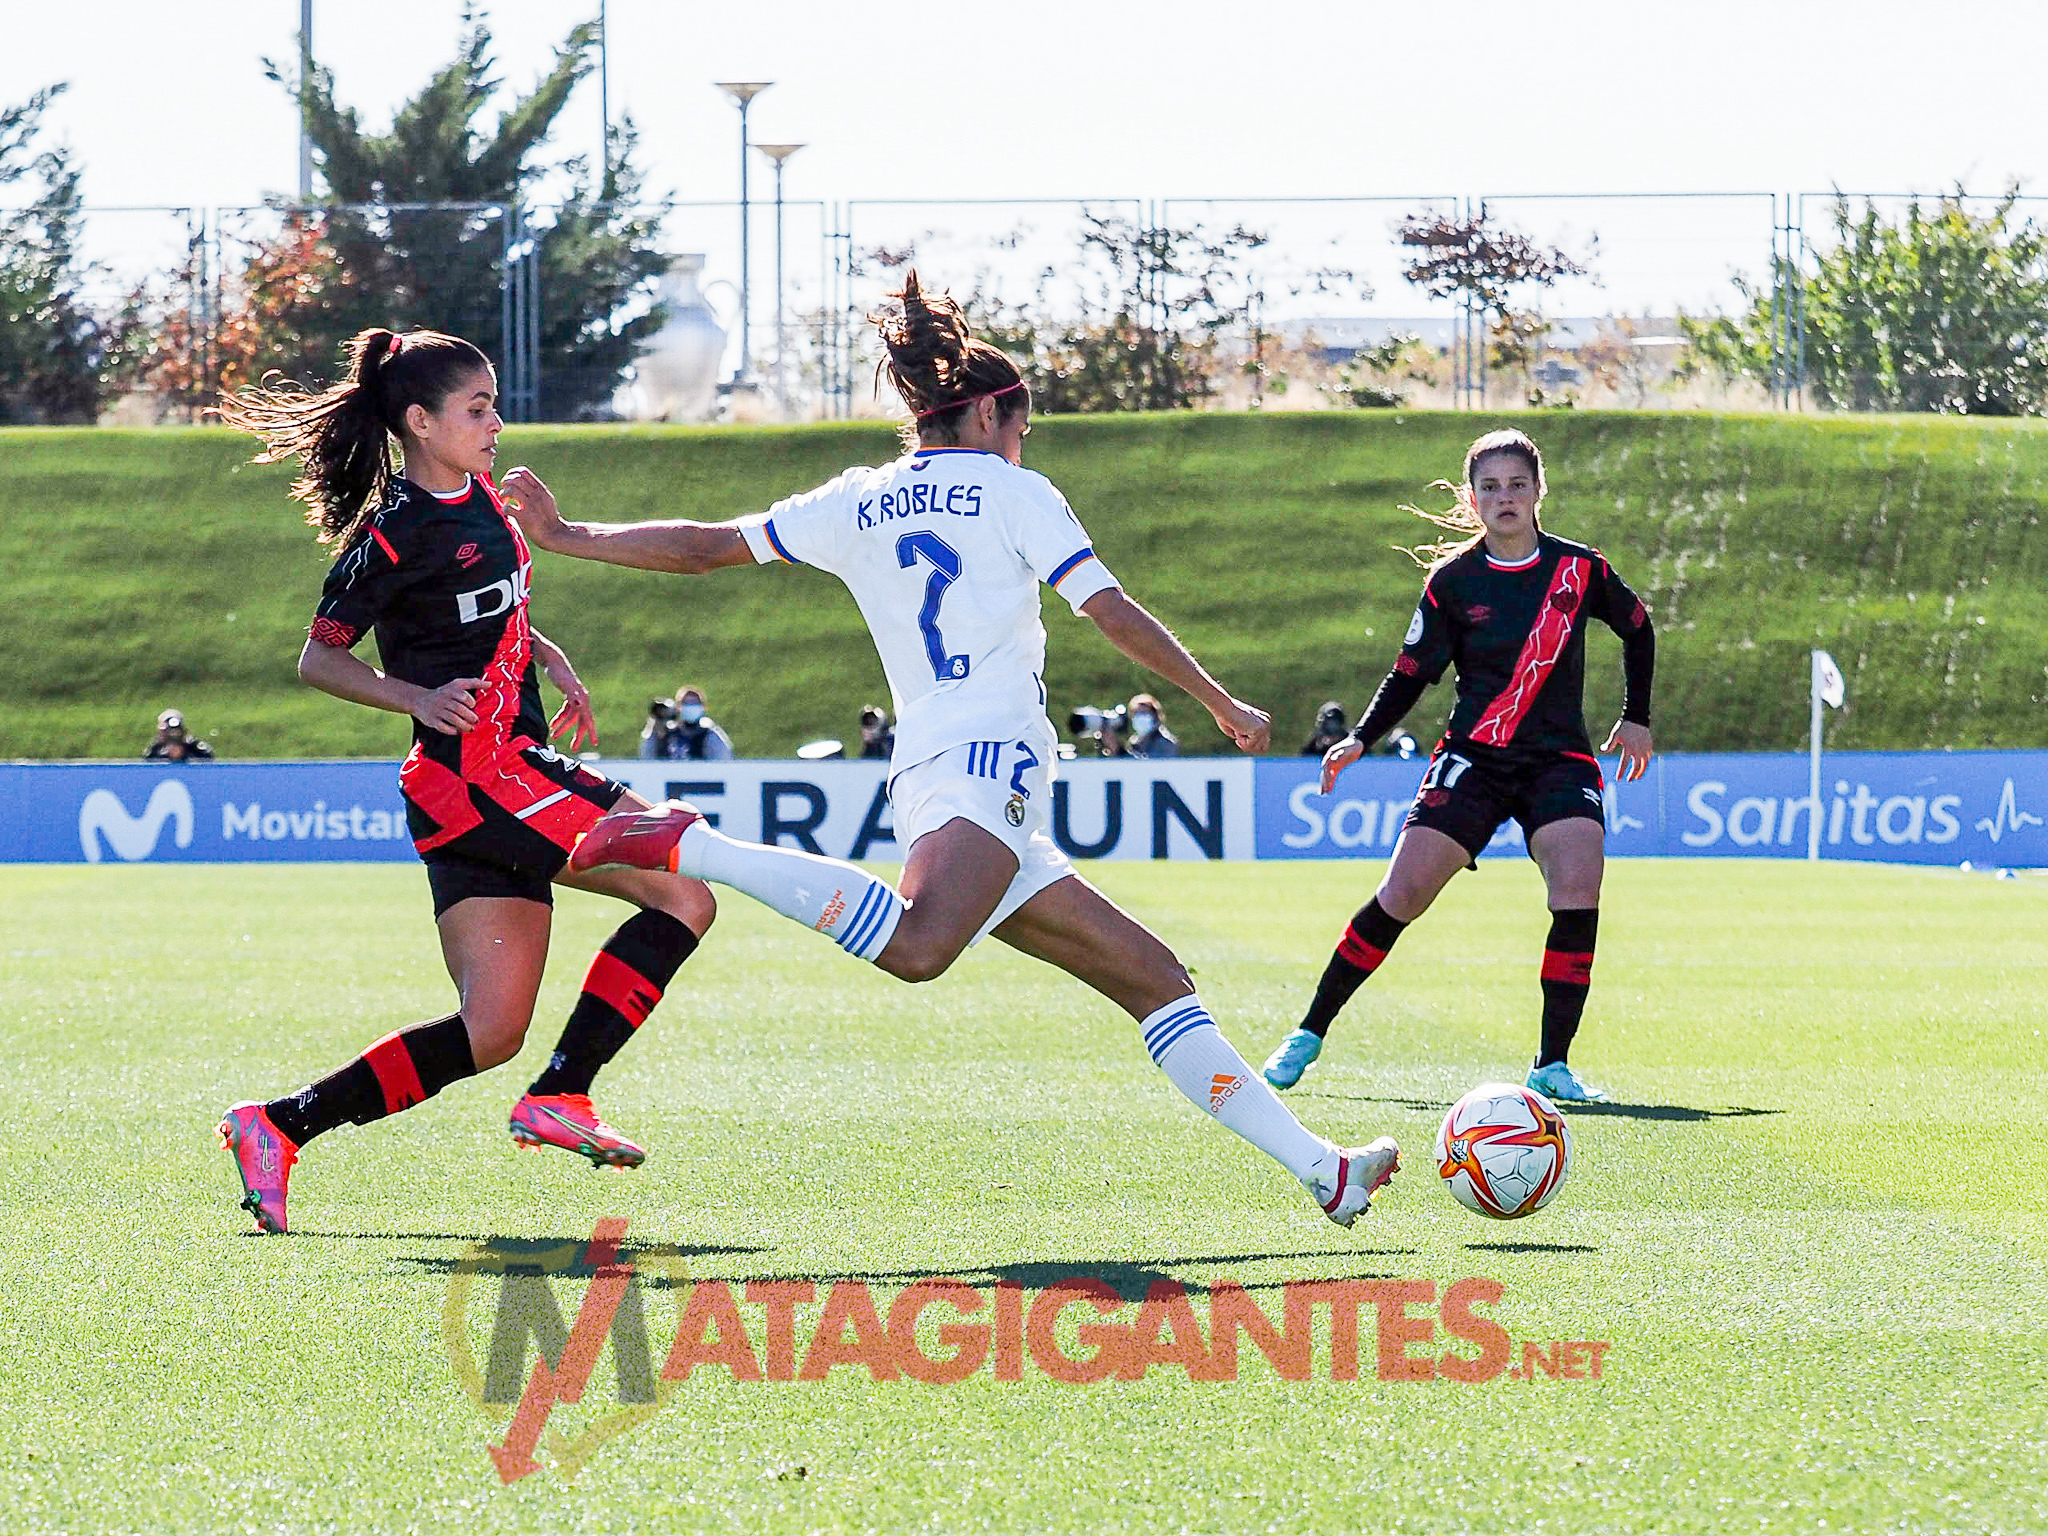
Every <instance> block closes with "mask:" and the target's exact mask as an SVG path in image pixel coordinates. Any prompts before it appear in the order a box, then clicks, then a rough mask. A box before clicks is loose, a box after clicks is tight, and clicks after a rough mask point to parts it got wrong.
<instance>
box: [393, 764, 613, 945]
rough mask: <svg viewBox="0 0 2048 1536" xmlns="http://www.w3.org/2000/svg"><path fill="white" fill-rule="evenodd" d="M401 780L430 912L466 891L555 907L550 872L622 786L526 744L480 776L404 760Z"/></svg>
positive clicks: (439, 911) (441, 908) (465, 897)
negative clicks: (468, 778) (472, 778)
mask: <svg viewBox="0 0 2048 1536" xmlns="http://www.w3.org/2000/svg"><path fill="white" fill-rule="evenodd" d="M408 781H409V782H408ZM400 784H401V787H402V788H403V790H404V792H405V809H406V818H407V821H408V823H409V825H410V827H411V830H412V834H413V845H414V846H415V847H416V848H417V849H418V850H419V854H420V857H421V859H423V860H424V861H425V862H426V866H427V885H428V888H429V889H430V890H432V892H433V893H434V916H435V917H437V918H438V917H440V916H441V914H442V913H444V912H446V911H447V910H448V909H449V908H450V907H452V906H454V905H455V904H456V903H457V902H458V901H466V900H468V899H469V898H470V897H472V896H512V897H517V898H519V899H520V900H522V901H538V902H541V903H543V904H546V905H553V903H554V892H553V890H552V888H551V887H552V884H553V881H554V878H555V876H556V875H558V874H560V873H561V870H562V866H563V865H564V864H566V863H568V861H569V850H570V849H572V848H574V847H575V846H576V839H577V838H578V837H580V836H582V835H583V834H584V833H585V832H587V831H589V830H590V829H591V828H592V827H593V826H595V825H596V824H597V822H598V821H599V819H600V818H602V817H603V816H604V814H605V813H606V812H607V811H609V810H610V809H611V808H612V807H613V806H614V805H616V804H618V802H619V798H620V797H621V796H622V795H625V794H626V793H628V791H627V788H626V786H625V785H623V784H621V783H619V782H618V780H616V779H608V778H605V777H604V776H603V775H602V774H598V773H593V772H592V771H591V770H590V769H588V768H586V767H585V766H584V765H583V764H581V763H579V762H577V761H576V760H575V759H574V758H570V757H563V756H561V755H560V754H558V753H556V752H555V751H554V750H553V749H551V748H547V747H540V746H536V745H534V744H532V743H524V744H518V745H515V747H514V749H513V750H512V751H510V752H508V753H507V755H506V757H505V758H504V759H503V760H502V761H501V762H500V763H498V764H497V765H496V766H495V767H494V768H493V769H492V770H490V771H489V772H487V773H486V774H484V775H483V776H482V780H481V782H465V781H461V780H457V779H456V778H455V775H454V774H452V773H450V772H448V771H447V770H446V769H442V770H440V771H439V772H435V771H433V770H432V769H431V767H429V768H427V769H422V768H421V767H420V766H419V765H417V764H416V763H414V762H413V761H411V760H408V762H407V764H406V771H405V772H402V773H401V774H400Z"/></svg>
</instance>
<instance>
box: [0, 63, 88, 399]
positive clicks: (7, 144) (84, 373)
mask: <svg viewBox="0 0 2048 1536" xmlns="http://www.w3.org/2000/svg"><path fill="white" fill-rule="evenodd" d="M63 91H64V86H62V85H53V86H50V87H49V88H48V89H46V90H41V91H37V92H36V93H35V94H34V95H33V96H31V97H29V99H28V100H27V101H25V102H23V103H21V104H20V105H19V106H13V107H4V108H0V202H6V203H18V202H19V197H20V190H21V189H32V195H31V196H30V197H29V199H28V201H27V202H26V203H20V204H19V206H18V207H17V208H16V209H14V210H13V211H10V212H7V213H0V422H60V421H69V422H78V421H83V422H89V421H92V420H93V419H94V418H95V417H96V416H97V415H98V414H99V408H100V401H101V394H102V390H101V382H100V364H101V353H102V350H103V341H104V338H103V334H102V329H101V326H100V323H99V321H98V320H97V319H96V318H95V317H94V315H93V313H92V309H91V307H90V305H89V304H88V303H87V302H86V299H85V297H84V294H83V291H82V290H83V288H84V286H85V280H86V275H87V271H88V267H87V263H86V262H85V260H84V258H83V257H81V256H80V254H79V251H78V242H79V239H80V236H81V234H82V233H83V228H84V210H83V205H82V202H81V199H80V194H79V188H78V183H79V169H78V167H77V166H76V165H75V164H74V163H73V162H72V160H71V154H70V151H69V150H68V149H66V148H65V147H64V146H63V145H61V144H60V145H56V146H54V147H48V148H38V147H37V144H36V140H37V138H38V136H39V135H40V134H41V132H42V128H43V114H44V112H45V111H47V110H48V109H49V105H50V103H51V102H52V101H54V100H55V99H56V98H57V97H58V96H59V95H60V94H62V92H63Z"/></svg>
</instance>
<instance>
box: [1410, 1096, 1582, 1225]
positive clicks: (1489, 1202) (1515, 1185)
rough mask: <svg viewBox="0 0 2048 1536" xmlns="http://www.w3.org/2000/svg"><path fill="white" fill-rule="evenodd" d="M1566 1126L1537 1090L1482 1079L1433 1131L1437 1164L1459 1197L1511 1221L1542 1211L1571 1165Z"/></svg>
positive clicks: (1482, 1212)
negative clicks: (1434, 1133) (1435, 1131)
mask: <svg viewBox="0 0 2048 1536" xmlns="http://www.w3.org/2000/svg"><path fill="white" fill-rule="evenodd" d="M1571 1166H1572V1133H1571V1130H1570V1128H1569V1127H1568V1126H1566V1125H1565V1123H1564V1116H1562V1115H1560V1114H1559V1113H1558V1112H1557V1106H1556V1105H1554V1104H1552V1103H1551V1102H1550V1100H1548V1099H1546V1098H1545V1097H1544V1096H1543V1095H1542V1094H1540V1093H1538V1092H1536V1091H1535V1090H1534V1089H1533V1088H1521V1087H1517V1086H1516V1085H1515V1084H1513V1083H1481V1084H1480V1085H1479V1086H1478V1087H1477V1088H1474V1089H1473V1090H1472V1091H1471V1092H1470V1093H1468V1094H1466V1095H1465V1097H1463V1098H1462V1099H1460V1100H1458V1102H1457V1103H1455V1104H1453V1105H1452V1106H1451V1109H1450V1113H1449V1114H1447V1115H1445V1116H1444V1123H1443V1125H1442V1126H1440V1127H1439V1128H1438V1130H1437V1133H1436V1171H1437V1172H1438V1173H1440V1174H1442V1175H1443V1180H1444V1183H1445V1184H1446V1185H1448V1186H1449V1187H1450V1191H1451V1193H1452V1194H1453V1195H1455V1196H1456V1197H1457V1200H1458V1203H1459V1204H1460V1205H1462V1206H1464V1207H1465V1208H1466V1209H1468V1210H1473V1211H1477V1212H1478V1213H1479V1214H1480V1215H1482V1216H1491V1217H1493V1218H1495V1219H1496V1220H1498V1221H1511V1220H1513V1219H1514V1218H1515V1217H1517V1216H1527V1215H1530V1214H1531V1213H1533V1212H1536V1211H1540V1210H1542V1209H1543V1207H1544V1206H1546V1205H1548V1204H1550V1202H1551V1201H1552V1200H1553V1199H1555V1198H1556V1196H1557V1192H1558V1191H1559V1190H1560V1189H1562V1188H1564V1180H1565V1175H1566V1174H1567V1173H1569V1172H1571Z"/></svg>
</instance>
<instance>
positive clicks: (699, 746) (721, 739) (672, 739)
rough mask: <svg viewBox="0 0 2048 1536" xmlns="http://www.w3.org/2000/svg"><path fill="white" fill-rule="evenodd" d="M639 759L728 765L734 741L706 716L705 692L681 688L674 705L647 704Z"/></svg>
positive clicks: (658, 701)
mask: <svg viewBox="0 0 2048 1536" xmlns="http://www.w3.org/2000/svg"><path fill="white" fill-rule="evenodd" d="M640 755H641V756H642V757H657V758H667V759H670V760H674V761H680V760H684V759H689V760H694V761H699V762H718V763H723V762H729V761H731V759H732V738H731V737H730V736H727V735H726V734H725V731H724V729H723V727H721V726H720V725H719V723H718V722H717V721H716V720H714V719H712V718H711V717H710V716H709V715H707V714H706V713H705V712H704V690H703V689H701V688H678V689H677V690H676V696H675V698H674V700H673V701H671V700H668V699H655V700H653V701H652V702H650V703H649V704H648V706H647V723H646V724H645V725H644V726H642V727H641V728H640Z"/></svg>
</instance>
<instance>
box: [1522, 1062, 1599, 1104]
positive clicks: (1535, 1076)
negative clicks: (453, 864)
mask: <svg viewBox="0 0 2048 1536" xmlns="http://www.w3.org/2000/svg"><path fill="white" fill-rule="evenodd" d="M1524 1086H1525V1087H1529V1088H1534V1089H1535V1090H1536V1091H1537V1092H1538V1093H1540V1094H1542V1095H1543V1096H1544V1097H1545V1098H1546V1099H1549V1100H1550V1101H1551V1102H1552V1103H1553V1104H1605V1103H1606V1102H1607V1090H1606V1089H1605V1088H1595V1087H1594V1086H1593V1085H1592V1084H1591V1083H1589V1082H1587V1081H1586V1080H1585V1079H1584V1078H1582V1077H1580V1076H1579V1074H1578V1073H1576V1072H1574V1071H1573V1070H1572V1069H1571V1068H1570V1067H1568V1066H1566V1065H1565V1064H1564V1063H1563V1062H1561V1061H1553V1062H1551V1063H1550V1064H1549V1065H1548V1066H1542V1067H1531V1068H1530V1069H1529V1078H1528V1081H1527V1082H1526V1083H1525V1084H1524Z"/></svg>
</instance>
